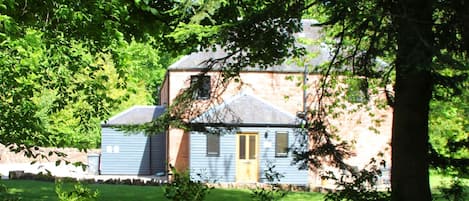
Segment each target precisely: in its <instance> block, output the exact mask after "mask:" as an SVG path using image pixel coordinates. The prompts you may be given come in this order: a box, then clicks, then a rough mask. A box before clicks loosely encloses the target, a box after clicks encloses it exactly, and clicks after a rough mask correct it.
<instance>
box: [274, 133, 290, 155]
mask: <svg viewBox="0 0 469 201" xmlns="http://www.w3.org/2000/svg"><path fill="white" fill-rule="evenodd" d="M287 156H288V133H286V132H279V133H276V134H275V157H287Z"/></svg>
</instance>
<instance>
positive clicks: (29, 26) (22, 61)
mask: <svg viewBox="0 0 469 201" xmlns="http://www.w3.org/2000/svg"><path fill="white" fill-rule="evenodd" d="M135 8H136V7H135V5H134V4H133V3H132V2H129V1H112V2H110V1H102V0H95V1H73V2H68V1H54V0H47V1H8V0H6V1H0V10H1V14H0V41H2V42H1V43H0V66H1V68H0V87H1V89H0V94H1V95H0V110H1V111H2V114H0V124H2V127H1V128H0V143H2V144H5V145H7V146H9V145H12V146H10V148H11V149H12V150H13V151H18V152H19V151H22V150H24V151H26V153H25V154H26V156H30V157H38V156H40V155H41V154H39V155H38V154H36V153H33V152H34V151H35V149H34V147H36V146H55V147H70V146H71V147H77V148H80V149H85V148H95V147H97V146H99V144H100V142H99V140H100V127H99V124H100V122H101V121H103V120H104V119H106V118H108V117H109V116H110V115H111V114H114V113H117V112H118V111H120V110H122V109H125V108H124V107H128V106H129V105H133V104H149V103H152V102H155V101H156V100H154V97H156V94H157V93H158V91H157V87H158V85H159V84H160V83H161V80H162V78H163V74H164V67H163V66H162V63H160V58H164V59H162V60H161V62H163V64H165V65H167V64H168V63H169V62H170V59H169V57H168V56H167V54H163V53H160V52H159V51H158V50H157V46H158V45H159V43H158V42H156V40H155V39H154V37H143V34H140V35H138V36H140V37H137V35H135V34H132V33H134V31H135V30H133V29H132V26H134V25H135V24H136V23H135V22H136V21H135V20H137V19H140V18H141V17H144V16H142V15H140V14H141V12H142V11H141V10H140V11H139V10H138V9H135ZM145 17H147V19H149V18H151V16H145ZM144 24H145V26H141V27H139V29H140V28H142V29H144V28H145V27H147V26H146V25H148V26H150V27H151V26H153V25H154V21H152V22H147V23H144ZM160 28H161V29H163V25H162V27H160ZM161 29H153V31H158V30H161ZM124 33H125V34H124ZM147 33H153V32H150V31H148V32H147ZM130 36H132V37H130ZM155 37H157V35H155ZM131 38H132V39H131ZM125 39H127V40H128V41H131V42H130V43H128V42H127V41H126V40H125ZM158 39H161V38H158ZM159 55H161V56H159ZM141 97H144V98H141ZM130 98H133V100H130V101H129V99H130ZM41 156H47V154H46V155H41Z"/></svg>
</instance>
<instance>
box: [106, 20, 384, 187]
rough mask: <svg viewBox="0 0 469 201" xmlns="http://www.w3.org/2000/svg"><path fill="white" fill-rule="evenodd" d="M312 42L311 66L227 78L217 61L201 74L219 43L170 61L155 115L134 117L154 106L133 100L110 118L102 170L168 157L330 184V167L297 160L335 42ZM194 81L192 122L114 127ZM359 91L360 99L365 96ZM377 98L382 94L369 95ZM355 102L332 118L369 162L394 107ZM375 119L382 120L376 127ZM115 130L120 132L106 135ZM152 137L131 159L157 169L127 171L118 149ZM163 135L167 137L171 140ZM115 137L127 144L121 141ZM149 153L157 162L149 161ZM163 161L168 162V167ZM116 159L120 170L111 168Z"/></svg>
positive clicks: (257, 176) (209, 167)
mask: <svg viewBox="0 0 469 201" xmlns="http://www.w3.org/2000/svg"><path fill="white" fill-rule="evenodd" d="M311 23H313V22H312V21H304V24H305V26H304V32H303V33H299V34H298V35H297V36H298V37H300V38H301V37H304V38H306V39H310V40H317V39H318V35H319V33H318V32H319V30H318V29H319V28H315V27H311V26H310V24H311ZM307 49H308V50H309V51H311V52H315V54H316V55H317V56H316V57H314V58H310V59H308V61H307V62H306V64H305V65H304V66H298V65H297V64H295V63H294V62H286V63H285V64H283V65H279V66H273V67H271V68H268V69H259V68H256V67H249V68H246V69H243V70H242V71H241V72H240V73H239V77H238V78H236V79H233V80H230V81H228V82H226V83H223V82H221V80H223V77H222V72H220V69H217V68H213V69H211V70H210V71H208V72H207V73H205V74H200V72H202V71H204V69H205V68H206V66H205V63H204V62H205V61H207V60H208V59H217V58H221V57H223V56H225V55H226V53H224V52H223V51H221V50H220V49H218V50H217V51H202V52H196V53H192V54H190V55H186V56H184V57H182V58H181V59H180V60H179V61H177V62H175V63H174V64H172V65H171V66H170V67H168V69H167V72H166V75H165V78H164V81H163V84H162V86H161V88H160V99H159V100H160V103H159V104H160V105H162V106H156V107H155V108H153V109H149V110H150V113H151V114H156V115H146V118H144V119H141V120H138V121H137V120H133V118H135V117H136V116H134V115H139V114H147V113H146V112H142V111H141V110H140V109H141V108H133V109H130V110H129V111H126V112H123V113H122V114H119V115H117V117H113V118H111V119H110V120H109V121H108V122H107V123H105V124H103V144H102V149H103V154H102V156H101V174H124V173H125V174H143V173H145V174H146V173H149V174H154V173H155V170H156V169H153V168H152V167H153V166H152V165H151V164H153V163H155V164H159V165H160V166H159V169H158V170H157V171H160V170H164V171H168V166H167V165H171V166H174V167H175V168H176V169H177V170H179V171H186V170H189V171H190V174H191V177H192V178H195V179H197V177H199V176H202V177H204V178H202V179H208V180H210V181H217V182H225V183H241V184H243V183H264V182H268V181H267V180H266V178H265V173H267V172H266V170H267V169H269V167H271V166H270V165H272V164H273V165H275V168H274V170H275V171H276V172H278V173H280V174H281V175H283V177H281V179H280V183H288V184H296V185H305V186H306V185H308V186H310V187H313V188H314V187H318V186H322V185H326V183H325V182H324V181H322V180H321V177H320V175H321V173H323V171H327V170H329V169H319V170H312V169H310V170H300V169H299V168H298V166H297V165H296V164H294V163H292V161H293V158H294V155H293V153H292V151H291V150H292V148H295V147H299V146H302V145H303V146H308V145H307V144H308V143H310V144H311V143H314V142H311V141H309V142H306V145H305V144H304V142H301V138H302V137H303V138H304V135H302V132H304V131H303V130H302V129H300V127H301V123H302V121H303V120H302V119H301V118H299V117H298V116H297V114H301V113H302V112H304V111H305V110H307V109H312V108H313V107H314V106H315V104H316V102H315V101H316V99H315V98H316V95H317V94H316V89H317V88H318V86H319V85H318V83H319V82H320V79H321V76H320V75H319V74H317V73H314V71H312V70H311V68H314V67H316V66H318V65H321V64H322V63H324V62H325V61H327V60H328V59H329V56H330V55H329V50H328V49H327V48H326V47H325V46H323V45H315V46H308V47H307ZM191 87H192V92H191V93H192V94H191V95H190V96H185V98H186V99H190V100H191V101H192V102H191V103H190V105H189V106H190V107H188V108H179V109H181V110H184V114H186V116H185V121H186V122H187V123H189V125H191V126H192V127H191V128H192V129H189V130H183V129H180V128H176V127H169V128H168V129H167V130H166V133H165V134H163V135H158V136H160V137H161V139H151V140H150V139H149V138H148V137H145V136H144V135H143V134H140V135H137V136H136V137H140V139H138V140H134V139H132V140H129V138H123V137H129V136H125V135H124V134H122V133H121V132H120V131H118V130H115V129H113V127H112V125H123V124H135V123H137V124H138V123H145V122H149V121H151V120H153V119H154V118H155V117H157V116H158V115H159V114H160V113H161V111H162V110H163V108H167V107H168V106H171V105H173V104H174V103H175V102H176V100H177V97H178V96H180V95H181V94H184V92H185V91H186V90H187V89H188V88H191ZM357 97H358V98H357ZM357 97H354V99H356V100H358V101H359V100H361V99H360V97H359V96H357ZM375 98H379V97H370V99H375ZM348 109H350V110H356V112H353V113H348V112H344V114H343V115H342V116H340V117H339V118H333V119H329V121H330V122H331V124H332V125H334V126H335V127H336V128H338V133H339V136H340V137H341V138H342V139H346V140H349V141H351V142H353V143H352V146H353V151H354V152H355V153H356V156H354V157H352V158H350V159H348V162H349V163H351V164H353V165H355V166H357V167H364V166H365V165H366V164H367V163H368V162H369V160H370V159H371V158H373V157H376V155H378V153H380V152H382V151H384V150H385V149H386V148H388V147H389V141H390V134H391V120H392V115H391V114H392V112H391V110H390V109H389V108H384V109H383V108H378V107H374V106H373V105H370V106H369V107H367V109H366V110H363V111H362V110H360V109H359V108H356V107H355V106H353V105H352V104H350V105H348V106H347V107H346V108H345V109H343V110H344V111H347V110H348ZM151 111H154V112H153V113H152V112H151ZM156 111H158V112H156ZM120 119H122V120H120ZM377 119H378V120H377ZM372 125H375V126H374V127H373V129H370V127H372ZM376 132H379V133H380V134H376ZM112 137H114V138H115V140H111V139H105V138H112ZM149 140H150V145H149V147H150V149H149V150H153V151H154V150H156V148H153V147H154V146H153V143H154V142H158V143H160V144H159V145H158V146H156V147H158V148H160V151H159V152H158V153H154V152H152V151H150V152H145V150H146V149H147V148H144V149H143V150H141V149H142V147H146V145H145V146H143V145H142V146H140V145H138V146H134V147H133V148H132V149H133V151H135V152H138V153H140V155H138V156H137V157H136V158H137V159H138V160H137V161H130V160H129V161H127V162H128V163H134V164H139V163H141V164H146V163H148V164H150V165H146V166H145V167H148V166H150V168H149V169H150V171H148V170H147V169H148V168H144V169H146V170H144V171H141V172H139V171H140V170H136V169H133V170H132V171H130V169H128V170H129V171H127V172H124V171H122V169H125V168H127V167H124V166H120V167H118V164H120V163H127V162H124V161H122V160H117V158H119V157H120V156H119V155H118V154H119V153H122V152H124V147H130V144H132V143H133V141H142V142H145V143H146V144H148V142H149ZM161 142H165V143H164V145H162V144H161ZM113 143H114V144H113ZM116 143H117V144H118V143H123V144H125V145H115V144H116ZM145 143H144V144H145ZM115 146H117V147H118V148H117V149H116V148H115ZM163 148H164V150H163ZM129 151H130V150H129ZM142 153H151V154H150V155H151V156H154V155H155V154H156V155H158V156H160V158H158V159H153V158H151V157H150V158H149V159H148V158H145V156H144V155H145V154H142ZM161 154H163V155H164V157H161V156H162V155H161ZM131 155H132V157H133V158H135V157H134V156H135V155H136V153H129V154H128V156H129V157H130V156H131ZM113 157H114V158H113ZM385 157H386V160H388V161H389V160H390V159H389V154H385ZM123 158H125V157H123ZM143 158H145V159H143ZM163 158H164V159H163ZM140 159H141V160H140ZM145 160H149V161H150V162H143V161H145ZM163 164H164V168H161V165H163ZM114 167H115V168H116V169H119V168H120V169H121V170H115V171H114V170H113V171H111V170H106V169H113V168H114Z"/></svg>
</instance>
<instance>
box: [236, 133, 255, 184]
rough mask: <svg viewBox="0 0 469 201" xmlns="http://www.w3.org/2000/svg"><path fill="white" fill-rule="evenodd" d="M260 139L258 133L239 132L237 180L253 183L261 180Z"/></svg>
mask: <svg viewBox="0 0 469 201" xmlns="http://www.w3.org/2000/svg"><path fill="white" fill-rule="evenodd" d="M258 141H259V137H258V135H257V133H238V134H237V136H236V182H241V183H253V182H257V181H258V180H259V153H258V150H259V146H258V144H259V142H258Z"/></svg>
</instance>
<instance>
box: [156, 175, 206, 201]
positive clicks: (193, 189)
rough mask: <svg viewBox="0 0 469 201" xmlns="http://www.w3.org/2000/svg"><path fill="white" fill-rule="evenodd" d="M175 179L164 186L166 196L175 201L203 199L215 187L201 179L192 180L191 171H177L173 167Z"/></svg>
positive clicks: (200, 200)
mask: <svg viewBox="0 0 469 201" xmlns="http://www.w3.org/2000/svg"><path fill="white" fill-rule="evenodd" d="M171 169H172V172H173V175H174V179H173V181H172V182H171V183H170V184H168V185H166V186H165V188H164V196H165V197H166V198H168V199H170V200H175V201H183V200H185V201H202V200H204V198H205V196H206V195H207V194H208V193H209V191H210V190H211V189H212V188H213V187H209V186H208V185H207V184H205V183H202V182H201V181H200V180H199V181H192V180H191V177H190V175H189V171H185V172H182V173H180V172H177V171H176V169H174V168H171Z"/></svg>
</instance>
